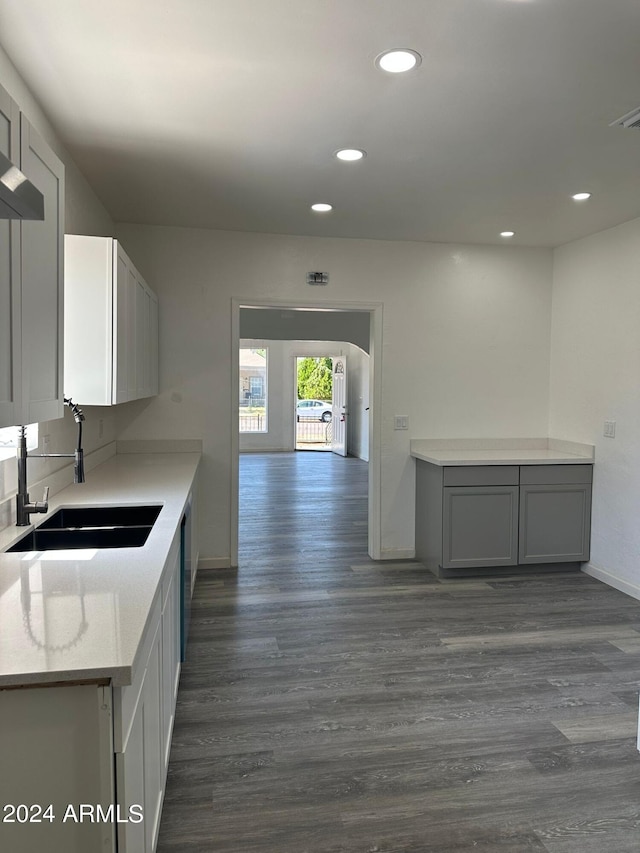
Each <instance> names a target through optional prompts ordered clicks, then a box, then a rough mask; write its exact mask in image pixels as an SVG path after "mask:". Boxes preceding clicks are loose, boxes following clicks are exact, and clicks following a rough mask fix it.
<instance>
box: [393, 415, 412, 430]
mask: <svg viewBox="0 0 640 853" xmlns="http://www.w3.org/2000/svg"><path fill="white" fill-rule="evenodd" d="M393 428H394V429H409V418H408V417H407V415H396V416H395V417H394V419H393Z"/></svg>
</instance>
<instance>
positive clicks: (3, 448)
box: [0, 424, 38, 461]
mask: <svg viewBox="0 0 640 853" xmlns="http://www.w3.org/2000/svg"><path fill="white" fill-rule="evenodd" d="M17 446H18V427H17V426H13V427H4V428H3V429H0V461H1V460H3V459H11V457H12V456H15V455H16V447H17ZM37 446H38V424H29V425H28V426H27V450H35V449H36V447H37Z"/></svg>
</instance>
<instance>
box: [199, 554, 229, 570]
mask: <svg viewBox="0 0 640 853" xmlns="http://www.w3.org/2000/svg"><path fill="white" fill-rule="evenodd" d="M230 568H231V557H201V558H200V559H199V560H198V571H201V570H202V569H230Z"/></svg>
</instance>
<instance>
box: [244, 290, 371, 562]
mask: <svg viewBox="0 0 640 853" xmlns="http://www.w3.org/2000/svg"><path fill="white" fill-rule="evenodd" d="M241 308H281V309H283V310H287V309H288V310H292V309H293V310H295V309H296V308H302V309H307V310H313V309H320V310H324V311H368V312H369V314H370V318H371V332H370V336H369V340H370V347H369V349H370V352H369V356H370V358H369V388H370V397H369V405H370V407H371V410H370V412H369V415H370V417H369V502H368V507H369V510H368V528H369V556H370V557H371V558H372V559H373V560H380V559H382V558H381V552H382V512H381V500H382V499H381V486H380V480H381V462H382V452H381V450H382V435H381V433H382V406H381V394H382V310H383V304H382V302H338V301H335V302H333V301H332V302H324V301H323V302H319V301H313V300H309V301H307V300H303V299H300V300H297V299H296V300H291V299H289V300H282V299H269V298H265V297H260V298H256V297H248V298H246V299H239V298H237V297H233V298H232V299H231V354H230V356H231V488H230V495H229V499H230V504H231V512H230V519H231V526H230V531H229V533H230V554H231V565H232V566H237V565H238V495H239V483H238V478H239V459H240V434H239V428H240V424H239V412H238V387H239V383H240V362H239V358H240V309H241Z"/></svg>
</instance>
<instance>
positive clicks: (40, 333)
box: [20, 115, 64, 423]
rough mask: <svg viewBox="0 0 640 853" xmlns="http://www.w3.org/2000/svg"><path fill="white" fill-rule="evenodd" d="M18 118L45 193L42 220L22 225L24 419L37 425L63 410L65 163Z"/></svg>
mask: <svg viewBox="0 0 640 853" xmlns="http://www.w3.org/2000/svg"><path fill="white" fill-rule="evenodd" d="M20 120H21V121H20V139H21V154H22V156H21V169H22V171H23V172H24V173H25V175H26V176H27V177H28V178H29V179H30V180H31V181H32V182H33V183H34V184H35V186H36V187H38V189H39V190H40V192H41V193H42V194H43V195H44V221H43V222H26V221H25V222H22V223H21V230H22V241H21V261H22V386H23V389H24V391H23V393H24V395H25V396H24V399H23V402H22V410H23V420H22V421H21V422H23V423H35V422H39V421H47V420H52V419H53V418H61V417H62V416H63V414H64V401H63V392H64V389H63V321H64V314H63V311H64V305H63V294H64V166H63V164H62V163H61V161H60V160H59V159H58V157H56V155H55V154H54V153H53V151H51V149H50V148H49V146H48V145H47V144H46V143H45V142H44V140H43V139H42V137H40V136H39V134H38V133H36V131H35V130H34V129H33V127H32V126H31V124H30V123H29V122H28V121H27V119H26V118H25V117H24V115H21V116H20Z"/></svg>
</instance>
